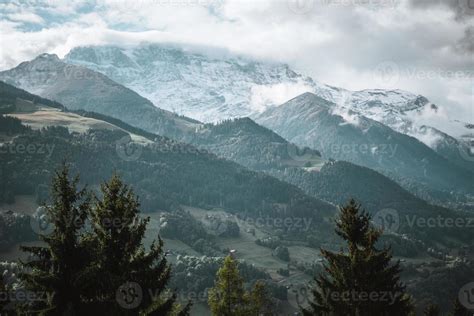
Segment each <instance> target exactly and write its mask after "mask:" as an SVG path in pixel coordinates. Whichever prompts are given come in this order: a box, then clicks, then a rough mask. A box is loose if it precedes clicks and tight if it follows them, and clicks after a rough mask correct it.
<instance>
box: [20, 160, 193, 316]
mask: <svg viewBox="0 0 474 316" xmlns="http://www.w3.org/2000/svg"><path fill="white" fill-rule="evenodd" d="M77 183H78V178H77V177H76V178H74V179H73V180H70V179H69V169H68V168H67V167H66V165H64V166H63V168H62V169H61V170H60V171H58V172H57V173H56V175H55V177H54V179H53V186H52V192H51V193H52V194H51V197H52V204H51V206H46V210H47V213H48V215H49V218H50V220H51V223H52V224H53V230H52V232H51V234H48V235H47V236H44V235H43V236H41V239H42V240H43V241H44V243H45V244H46V246H45V247H23V250H24V251H26V252H29V253H30V254H32V255H33V258H34V259H33V260H30V261H28V262H25V263H23V267H24V270H25V271H24V272H23V273H22V274H21V275H20V279H21V281H22V283H23V284H24V286H25V288H26V289H27V290H29V291H31V292H33V293H46V294H47V296H46V297H48V299H47V300H39V301H35V302H29V303H27V304H24V305H22V306H19V307H18V308H19V311H18V312H19V313H21V314H28V315H30V314H35V315H36V314H41V315H88V314H89V315H187V314H189V308H190V304H188V305H187V306H186V307H185V308H184V309H181V308H180V307H179V305H178V304H177V303H176V295H175V294H174V293H172V292H170V291H168V290H167V289H166V285H167V283H168V281H169V278H170V266H169V264H168V263H167V261H166V258H165V256H164V254H163V242H162V241H161V239H159V240H158V242H153V243H152V245H151V247H150V249H145V247H144V246H143V238H144V233H145V230H146V226H147V223H148V221H149V219H148V218H147V219H141V218H140V217H139V215H138V214H139V209H138V208H139V203H138V200H137V198H136V197H135V195H134V194H133V192H132V190H130V189H129V188H128V187H127V186H126V185H124V184H123V183H122V181H121V180H120V178H119V177H117V176H113V178H112V179H111V180H110V182H109V183H105V184H103V185H102V187H101V191H102V197H101V199H98V198H96V199H95V204H94V205H92V203H91V198H89V196H90V194H87V192H86V191H85V190H80V191H78V190H77Z"/></svg>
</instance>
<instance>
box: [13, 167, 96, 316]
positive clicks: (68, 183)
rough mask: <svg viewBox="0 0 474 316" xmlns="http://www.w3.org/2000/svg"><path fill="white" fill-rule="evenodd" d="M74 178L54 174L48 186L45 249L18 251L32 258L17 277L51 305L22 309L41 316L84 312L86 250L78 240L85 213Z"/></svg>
mask: <svg viewBox="0 0 474 316" xmlns="http://www.w3.org/2000/svg"><path fill="white" fill-rule="evenodd" d="M77 183H78V178H77V177H76V178H74V179H72V180H71V179H69V169H68V168H67V167H66V166H65V165H64V166H63V168H62V169H61V170H59V171H57V172H56V173H55V177H54V179H53V183H52V192H51V197H52V204H51V205H50V206H46V212H47V215H48V217H49V219H50V223H51V224H52V225H53V227H54V229H53V231H52V233H51V234H49V235H48V236H45V235H42V236H41V239H42V240H43V241H44V242H45V243H46V247H41V246H38V247H22V249H23V251H26V252H28V253H30V254H31V255H32V256H33V259H32V260H31V261H28V262H26V263H24V264H23V265H24V268H25V271H26V273H22V274H20V279H21V280H22V281H23V283H24V285H25V287H26V289H27V290H29V291H32V292H33V293H48V294H49V295H50V297H51V298H52V300H51V301H44V300H39V301H34V302H30V304H28V305H25V306H22V309H26V310H28V311H34V312H41V313H43V314H45V315H62V314H68V315H73V314H75V313H77V314H80V313H81V312H83V311H84V307H85V306H84V305H85V304H84V302H83V298H82V297H81V294H82V293H84V292H83V286H84V282H85V280H84V277H85V275H84V271H85V269H86V265H87V263H88V260H87V259H88V258H89V250H90V249H88V248H87V245H86V244H85V243H84V242H83V239H82V237H81V236H80V233H81V231H82V230H83V228H84V223H85V220H86V217H87V211H88V209H89V199H88V198H87V195H86V192H85V191H84V190H80V191H78V190H77Z"/></svg>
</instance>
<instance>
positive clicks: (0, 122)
mask: <svg viewBox="0 0 474 316" xmlns="http://www.w3.org/2000/svg"><path fill="white" fill-rule="evenodd" d="M29 130H31V129H30V128H29V127H27V126H24V125H23V124H22V123H21V121H20V120H19V119H17V118H15V117H11V116H6V115H0V134H6V135H8V136H10V135H15V134H19V133H25V132H28V131H29Z"/></svg>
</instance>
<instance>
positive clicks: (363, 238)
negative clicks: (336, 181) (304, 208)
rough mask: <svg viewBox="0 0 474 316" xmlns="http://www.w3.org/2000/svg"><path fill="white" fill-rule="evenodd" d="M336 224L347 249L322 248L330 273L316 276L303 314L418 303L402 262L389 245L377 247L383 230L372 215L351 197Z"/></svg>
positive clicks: (375, 310)
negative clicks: (409, 290)
mask: <svg viewBox="0 0 474 316" xmlns="http://www.w3.org/2000/svg"><path fill="white" fill-rule="evenodd" d="M336 227H337V228H336V233H337V235H338V236H339V237H341V238H342V239H343V240H344V241H345V242H346V243H347V252H343V250H342V249H341V251H340V252H338V253H333V252H330V251H327V250H324V249H321V252H322V255H323V256H324V258H325V259H326V260H327V263H326V264H325V271H326V273H325V274H321V275H319V276H318V277H316V278H315V281H316V286H315V287H314V288H313V289H312V291H311V292H312V295H313V300H312V301H310V306H309V307H308V308H307V309H303V314H304V315H397V316H398V315H408V314H409V313H410V312H411V311H412V303H411V299H410V297H409V296H407V295H406V293H405V286H404V285H403V284H402V283H401V282H400V277H399V274H400V266H399V263H398V262H397V263H395V264H391V259H392V256H391V254H390V251H389V250H388V249H382V250H379V249H377V248H376V246H375V245H376V243H377V240H378V238H379V237H380V235H381V232H380V231H378V230H376V229H374V228H373V227H372V226H371V224H370V215H368V214H367V213H366V212H365V211H364V210H361V208H360V205H357V204H356V202H355V201H354V200H351V201H350V202H349V204H348V205H346V206H345V207H342V208H341V213H340V215H339V218H338V219H337V221H336Z"/></svg>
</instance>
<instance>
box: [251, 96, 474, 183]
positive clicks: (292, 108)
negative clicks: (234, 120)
mask: <svg viewBox="0 0 474 316" xmlns="http://www.w3.org/2000/svg"><path fill="white" fill-rule="evenodd" d="M256 121H257V122H258V123H259V124H262V125H263V126H265V127H267V128H269V129H271V130H273V131H275V132H277V133H278V134H279V135H281V136H283V137H285V138H286V139H288V140H289V141H291V142H294V143H295V144H297V145H300V146H308V147H311V148H315V149H317V150H319V151H320V152H321V154H322V156H323V157H324V158H326V159H331V158H332V159H337V160H345V161H349V162H353V163H355V164H358V165H361V166H366V167H369V168H372V169H374V170H378V171H380V172H382V173H384V174H386V175H388V176H390V177H392V176H393V175H397V177H404V178H407V179H412V180H414V181H416V182H418V183H421V184H424V185H427V186H429V187H431V188H433V189H436V190H448V191H451V190H453V189H454V190H461V191H464V192H470V191H472V181H471V177H472V173H470V172H469V171H467V170H466V169H462V168H461V167H458V166H457V165H455V164H454V163H451V162H450V161H448V160H447V159H445V158H444V157H442V156H440V155H439V154H437V153H436V152H435V151H433V150H432V149H431V148H429V147H428V146H426V145H425V144H423V143H422V142H420V141H419V140H417V139H416V138H414V137H410V136H407V135H405V134H401V133H398V132H396V131H394V130H393V129H391V128H389V127H387V126H386V125H384V124H381V123H379V122H376V121H374V120H372V119H369V118H367V117H365V116H362V115H360V114H359V113H357V112H353V111H346V112H341V111H338V108H336V107H335V106H334V104H332V103H331V102H329V101H327V100H325V99H322V98H320V97H319V96H317V95H315V94H312V93H305V94H303V95H300V96H298V97H296V98H294V99H292V100H290V101H288V102H286V103H285V104H283V105H281V106H278V107H274V108H270V109H268V110H266V111H265V112H263V113H262V114H260V115H258V116H257V117H256Z"/></svg>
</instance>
